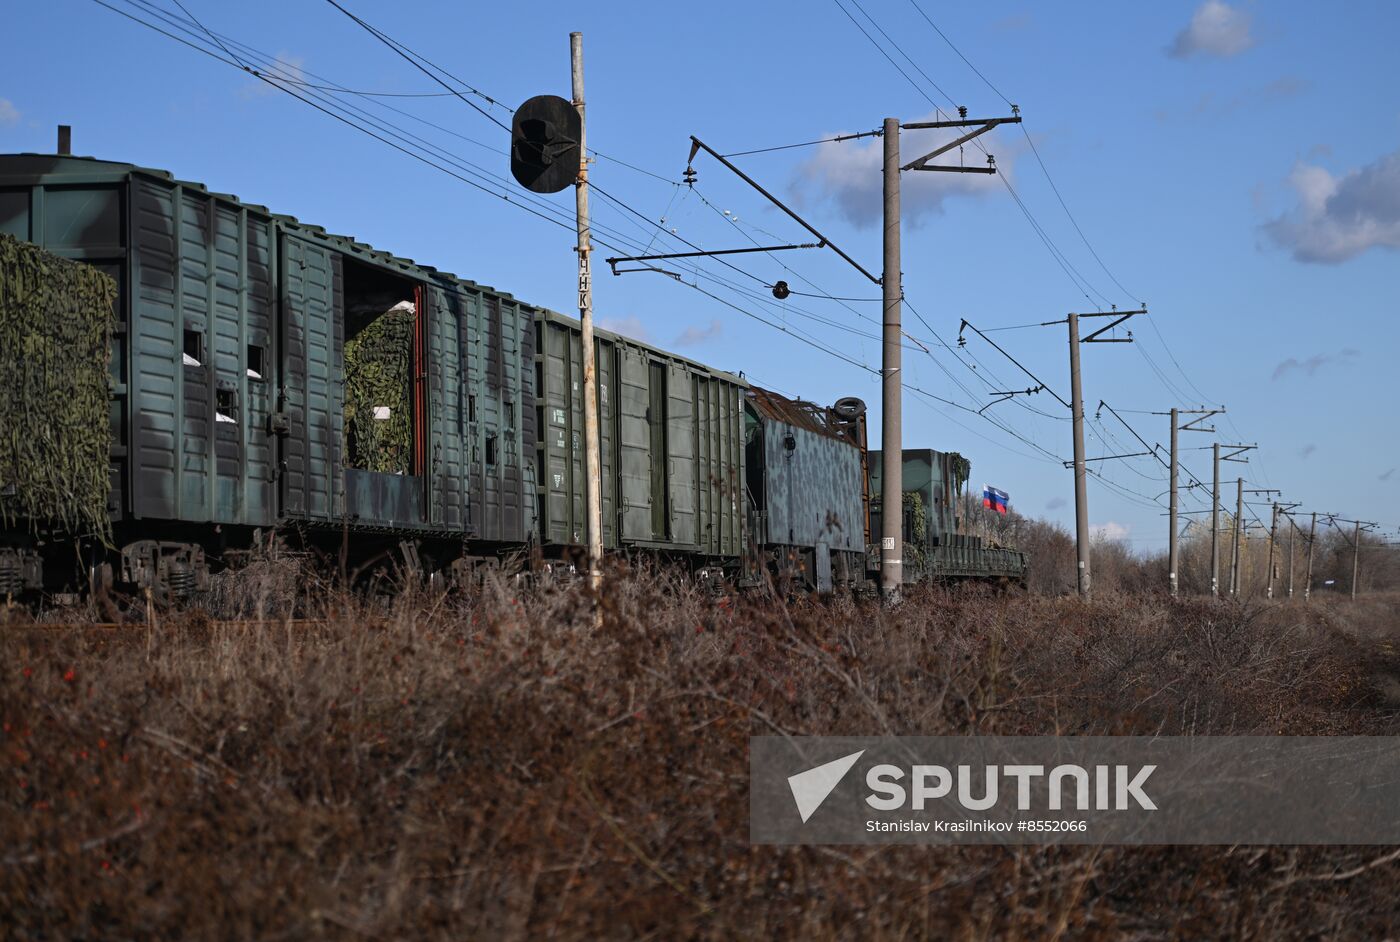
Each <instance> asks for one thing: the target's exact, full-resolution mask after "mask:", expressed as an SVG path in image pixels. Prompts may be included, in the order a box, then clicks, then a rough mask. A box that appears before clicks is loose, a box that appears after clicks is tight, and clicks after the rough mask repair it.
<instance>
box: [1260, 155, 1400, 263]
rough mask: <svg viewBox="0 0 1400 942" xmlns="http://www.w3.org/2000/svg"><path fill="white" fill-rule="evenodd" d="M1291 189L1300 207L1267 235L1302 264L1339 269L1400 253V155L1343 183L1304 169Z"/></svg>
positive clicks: (1348, 175) (1384, 159) (1345, 176)
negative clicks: (1379, 251) (1385, 251)
mask: <svg viewBox="0 0 1400 942" xmlns="http://www.w3.org/2000/svg"><path fill="white" fill-rule="evenodd" d="M1288 183H1289V186H1291V187H1292V188H1293V192H1294V194H1295V196H1296V197H1297V200H1298V204H1297V206H1295V207H1294V208H1293V209H1292V210H1290V211H1289V212H1287V213H1285V214H1283V215H1282V216H1279V217H1278V218H1277V219H1274V220H1271V221H1270V222H1268V223H1266V224H1265V225H1264V227H1263V229H1264V233H1265V234H1266V235H1268V237H1269V238H1270V239H1271V240H1273V242H1274V244H1276V245H1278V246H1280V247H1282V248H1285V249H1288V250H1289V251H1291V252H1292V253H1293V257H1294V258H1296V259H1297V260H1298V261H1300V262H1322V263H1328V264H1335V263H1337V262H1344V261H1346V260H1347V259H1349V258H1354V257H1355V256H1357V255H1360V254H1361V253H1362V252H1365V251H1366V250H1367V249H1371V248H1376V247H1380V248H1389V249H1394V248H1400V150H1397V151H1393V152H1392V153H1389V154H1386V155H1385V156H1384V157H1381V158H1380V159H1379V160H1376V161H1374V162H1372V163H1369V164H1367V165H1366V166H1364V167H1362V168H1361V169H1359V170H1351V171H1348V172H1347V173H1345V174H1343V175H1342V176H1340V177H1334V176H1333V175H1332V174H1331V173H1330V172H1328V171H1327V170H1326V169H1325V168H1323V167H1314V166H1309V165H1307V164H1301V163H1300V164H1298V165H1297V166H1296V167H1294V168H1293V172H1292V174H1290V175H1289V178H1288Z"/></svg>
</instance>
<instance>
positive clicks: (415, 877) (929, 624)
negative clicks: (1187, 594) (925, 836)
mask: <svg viewBox="0 0 1400 942" xmlns="http://www.w3.org/2000/svg"><path fill="white" fill-rule="evenodd" d="M304 604H310V603H304ZM316 606H317V607H316V609H315V610H314V611H310V612H308V614H311V615H313V616H315V618H316V620H314V621H305V622H300V623H294V624H289V623H280V622H275V621H264V622H261V623H257V622H254V623H249V624H243V625H237V626H231V625H228V624H225V623H222V622H216V621H214V620H212V619H210V618H209V617H208V616H206V615H203V614H197V613H196V614H187V615H183V616H172V617H171V618H169V619H167V620H166V621H165V622H164V623H162V624H161V625H160V626H159V627H158V629H157V630H154V631H147V630H146V629H145V628H129V629H123V630H122V631H120V632H111V631H99V630H87V631H83V630H66V631H58V630H54V629H44V628H23V629H21V628H10V629H7V630H6V631H5V633H4V635H3V639H4V640H3V644H4V657H3V665H4V666H3V668H0V714H3V720H4V739H3V749H4V755H5V759H6V767H5V769H4V772H3V776H0V789H3V793H0V833H3V835H4V841H3V848H4V849H3V851H0V926H2V927H3V935H4V936H5V937H7V938H14V939H40V938H44V939H52V938H151V937H169V938H292V939H302V938H364V937H368V938H402V939H460V938H524V937H529V938H561V939H584V938H587V939H592V938H636V937H646V938H684V937H701V938H714V939H731V938H773V937H780V938H815V939H826V938H873V939H895V938H910V937H951V938H967V939H971V938H977V939H984V938H1033V937H1040V936H1044V935H1062V936H1063V937H1073V938H1109V937H1113V938H1117V937H1122V936H1128V937H1135V938H1162V937H1193V938H1194V937H1214V938H1219V937H1225V936H1231V937H1241V938H1257V939H1273V938H1281V937H1286V936H1298V935H1309V936H1315V937H1319V938H1321V937H1328V938H1332V937H1355V938H1377V937H1382V936H1384V935H1386V933H1388V932H1392V931H1393V928H1394V925H1395V922H1396V917H1397V912H1400V903H1397V901H1396V900H1397V894H1396V892H1395V891H1396V889H1397V879H1396V875H1397V869H1396V868H1397V867H1400V863H1388V864H1378V865H1376V866H1368V865H1369V864H1370V863H1372V862H1374V861H1376V860H1377V859H1378V858H1379V857H1380V855H1381V853H1382V852H1381V851H1376V850H1368V849H1365V848H1350V849H1347V848H1340V849H1338V848H1289V847H1274V848H1238V847H1237V848H1191V847H1180V848H1172V847H1166V848H1162V847H1141V848H1097V849H1096V848H1088V847H1084V848H1074V847H1049V846H1047V847H1004V848H1002V847H942V848H924V847H880V848H847V847H798V848H779V847H754V846H750V845H749V844H748V842H747V833H748V822H747V814H748V810H747V809H748V797H747V788H748V779H747V761H748V756H747V744H748V737H749V736H751V735H755V734H766V733H772V732H774V731H782V732H788V733H792V734H845V735H857V734H862V735H863V734H876V733H892V734H921V735H967V734H1016V735H1025V734H1044V733H1059V734H1070V735H1075V734H1130V733H1132V734H1142V733H1164V734H1182V733H1189V734H1220V733H1260V734H1265V733H1290V734H1343V733H1345V734H1382V733H1384V734H1394V733H1395V732H1396V731H1397V725H1400V723H1398V721H1397V713H1396V711H1395V710H1394V708H1393V705H1390V704H1388V702H1387V701H1386V699H1385V697H1384V694H1383V692H1382V691H1380V690H1378V688H1377V686H1376V682H1375V681H1376V678H1377V677H1378V676H1379V675H1378V673H1377V672H1378V670H1379V671H1380V672H1381V674H1384V673H1385V672H1386V671H1394V670H1400V665H1397V664H1395V663H1394V662H1393V660H1392V661H1385V658H1386V657H1387V655H1386V653H1385V652H1386V648H1385V645H1387V644H1388V643H1389V641H1390V640H1391V639H1393V634H1392V632H1393V629H1394V623H1393V620H1394V607H1393V605H1392V606H1391V607H1390V608H1389V610H1388V611H1382V610H1381V609H1379V608H1377V609H1374V610H1365V611H1360V612H1358V611H1356V610H1353V609H1349V608H1347V607H1344V606H1337V607H1335V608H1327V609H1323V608H1321V607H1319V608H1311V609H1310V608H1306V607H1304V606H1302V605H1297V604H1294V605H1275V606H1272V607H1263V606H1253V607H1249V606H1230V605H1225V604H1208V603H1204V602H1191V603H1182V604H1177V605H1172V604H1168V603H1165V602H1163V601H1161V600H1156V599H1143V598H1134V597H1127V596H1124V597H1119V598H1103V599H1098V600H1095V601H1093V602H1090V603H1084V602H1080V601H1078V600H1074V599H1045V598H1037V597H1032V596H1021V597H996V596H991V595H987V594H983V593H979V592H976V591H955V592H946V593H945V592H935V591H931V590H930V591H919V592H915V593H913V595H912V596H911V597H910V598H909V599H908V601H907V602H906V603H905V604H904V605H902V606H900V607H898V608H896V609H894V610H884V609H882V608H880V607H879V606H878V605H877V604H875V603H871V602H858V601H854V600H851V599H844V598H843V599H836V600H832V601H830V602H818V601H814V600H800V601H797V602H795V603H792V604H787V605H785V604H781V603H780V602H778V601H775V600H772V599H768V598H765V597H762V596H758V595H754V596H746V597H729V598H722V599H716V598H714V597H712V596H708V595H706V594H704V593H702V592H700V591H698V590H697V589H696V588H695V587H694V586H693V585H691V584H689V583H687V582H684V581H682V580H679V579H676V578H674V577H671V576H669V575H667V574H665V573H644V574H637V573H629V572H625V571H617V572H614V573H612V574H610V575H609V577H608V579H607V580H606V582H605V585H604V588H603V590H602V592H601V596H600V606H601V609H602V613H603V617H602V623H601V626H599V627H597V628H595V627H594V626H593V620H592V617H591V614H590V613H591V600H590V598H589V596H588V593H587V591H586V589H585V587H583V586H581V585H579V584H577V583H574V584H569V585H551V586H536V587H528V588H527V587H521V586H518V585H515V584H512V583H509V582H506V581H503V580H500V579H490V580H488V581H487V582H486V583H485V584H484V585H483V586H481V587H480V588H478V589H477V590H474V591H472V592H471V593H468V594H466V595H463V596H456V595H454V596H443V595H437V594H431V593H427V592H424V591H421V590H413V591H409V592H406V593H404V594H403V595H402V596H401V597H399V598H397V599H396V600H394V602H393V604H392V605H389V606H386V605H384V604H383V603H382V601H378V600H376V601H374V602H365V601H361V600H357V599H353V598H345V597H339V596H335V595H330V594H327V595H326V596H324V597H322V598H320V599H319V600H317V601H316ZM1358 616H1359V617H1358ZM1378 665H1380V667H1378ZM1353 871H1355V872H1353Z"/></svg>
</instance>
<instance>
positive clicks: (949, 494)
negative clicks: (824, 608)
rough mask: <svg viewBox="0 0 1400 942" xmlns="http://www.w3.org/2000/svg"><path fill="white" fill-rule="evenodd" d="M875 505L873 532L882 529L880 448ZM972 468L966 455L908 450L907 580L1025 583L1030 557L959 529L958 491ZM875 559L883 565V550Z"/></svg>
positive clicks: (874, 465)
mask: <svg viewBox="0 0 1400 942" xmlns="http://www.w3.org/2000/svg"><path fill="white" fill-rule="evenodd" d="M869 454H870V495H871V498H870V506H871V511H870V515H871V527H872V528H873V532H875V533H879V532H881V529H880V528H881V522H880V521H881V514H882V513H883V512H884V501H883V499H882V498H883V491H882V489H881V478H882V473H881V472H882V468H881V457H880V452H878V451H871V452H870V453H869ZM971 470H972V466H971V464H970V463H969V462H968V461H967V459H965V458H963V457H962V456H961V455H956V454H950V453H946V452H941V451H935V450H933V449H931V448H906V449H905V450H904V475H903V476H904V500H903V502H902V507H901V510H900V512H901V516H902V518H903V523H902V525H901V532H902V534H903V539H904V566H903V569H904V581H905V582H922V581H926V580H934V581H940V582H954V581H959V580H983V581H988V582H995V583H1005V584H1015V585H1024V584H1025V581H1026V573H1027V566H1028V560H1027V558H1026V554H1025V553H1022V552H1019V551H1018V550H1014V549H1007V548H1005V547H999V546H987V545H986V544H985V542H984V541H983V539H982V538H981V537H979V536H973V535H970V534H964V533H960V532H959V531H960V530H961V529H962V527H961V524H960V521H959V520H958V518H957V504H958V494H959V492H960V491H961V490H962V486H963V484H964V483H965V482H966V481H967V478H968V475H969V473H970V472H971ZM871 560H872V562H873V563H875V564H876V565H878V563H879V551H878V549H874V548H872V550H871Z"/></svg>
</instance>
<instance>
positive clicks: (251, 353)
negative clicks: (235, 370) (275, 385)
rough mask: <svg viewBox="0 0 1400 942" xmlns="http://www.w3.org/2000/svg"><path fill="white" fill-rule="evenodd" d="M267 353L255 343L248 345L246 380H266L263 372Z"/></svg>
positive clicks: (265, 374)
mask: <svg viewBox="0 0 1400 942" xmlns="http://www.w3.org/2000/svg"><path fill="white" fill-rule="evenodd" d="M266 356H267V353H266V350H265V349H264V348H263V347H260V346H258V345H257V344H255V343H250V344H248V378H249V379H252V380H264V379H267V373H266V372H265V371H264V360H265V359H266Z"/></svg>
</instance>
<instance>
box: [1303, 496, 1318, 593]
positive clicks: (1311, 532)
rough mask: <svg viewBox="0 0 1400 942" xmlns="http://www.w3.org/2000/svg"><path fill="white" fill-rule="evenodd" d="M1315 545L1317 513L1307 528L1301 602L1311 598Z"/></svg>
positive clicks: (1314, 513)
mask: <svg viewBox="0 0 1400 942" xmlns="http://www.w3.org/2000/svg"><path fill="white" fill-rule="evenodd" d="M1315 543H1317V512H1316V511H1314V512H1313V515H1312V526H1311V527H1309V528H1308V570H1307V575H1305V576H1304V577H1303V600H1304V601H1307V600H1308V599H1310V598H1312V563H1313V545H1314V544H1315Z"/></svg>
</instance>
